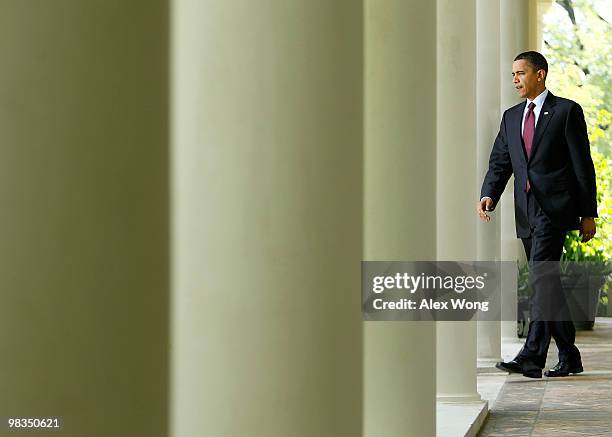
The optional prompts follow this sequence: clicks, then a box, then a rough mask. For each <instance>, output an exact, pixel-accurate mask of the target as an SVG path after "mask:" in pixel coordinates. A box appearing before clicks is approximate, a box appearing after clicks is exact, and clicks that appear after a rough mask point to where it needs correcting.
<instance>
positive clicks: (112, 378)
mask: <svg viewBox="0 0 612 437" xmlns="http://www.w3.org/2000/svg"><path fill="white" fill-rule="evenodd" d="M1 5H2V7H1V10H2V13H0V52H1V53H2V64H3V68H2V69H0V95H1V96H2V98H1V99H0V100H1V103H0V111H1V114H0V143H1V144H2V159H0V199H1V201H2V215H1V219H0V220H1V223H2V233H1V237H0V238H1V242H0V246H1V247H2V251H1V252H0V293H1V296H2V304H1V305H0V348H1V350H2V362H1V363H0V415H2V416H9V415H12V416H14V415H18V416H21V417H24V416H25V417H28V416H37V417H40V416H62V417H63V420H64V425H63V429H62V430H61V431H60V432H59V433H58V434H57V435H61V436H74V437H77V436H78V437H82V436H87V437H98V436H99V437H108V436H151V437H154V436H159V437H161V436H165V435H166V432H167V407H168V400H167V389H168V384H167V374H168V368H167V362H168V350H167V349H168V329H167V321H168V317H167V311H168V268H167V265H168V244H167V242H168V223H167V217H168V183H167V180H168V172H167V167H168V159H167V158H168V153H167V150H168V141H167V139H168V131H167V127H168V125H167V116H168V111H167V74H166V72H167V60H168V59H167V49H166V47H167V38H168V34H167V7H166V2H165V1H158V0H152V1H148V2H144V1H135V2H124V1H115V0H104V1H102V0H92V1H87V2H81V1H72V0H57V1H50V2H46V1H43V2H28V1H2V2H1ZM2 426H3V427H4V424H2ZM27 434H28V435H30V434H29V433H27Z"/></svg>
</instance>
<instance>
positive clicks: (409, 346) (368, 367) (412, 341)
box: [364, 0, 436, 437]
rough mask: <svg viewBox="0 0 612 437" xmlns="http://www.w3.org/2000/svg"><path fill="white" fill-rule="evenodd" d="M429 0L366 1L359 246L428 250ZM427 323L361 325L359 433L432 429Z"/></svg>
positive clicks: (397, 252)
mask: <svg viewBox="0 0 612 437" xmlns="http://www.w3.org/2000/svg"><path fill="white" fill-rule="evenodd" d="M435 11H436V9H435V2H423V1H417V0H391V1H381V0H366V2H365V12H366V16H365V24H366V35H365V42H366V43H365V44H366V46H365V53H366V60H365V65H366V68H365V71H366V76H365V90H366V91H365V102H366V107H365V117H366V119H365V251H364V259H366V260H371V261H393V260H396V261H401V260H404V261H417V260H434V259H435V254H436V232H435V217H436V202H435V195H436V191H435V187H436V161H435V158H436V155H435V138H436V129H435V126H436V112H435V110H436V109H435V108H436V82H435V71H436V45H435V41H436V13H435ZM435 341H436V338H435V325H434V322H399V321H398V322H366V323H365V362H364V365H365V387H364V389H365V392H364V408H365V411H364V414H365V418H364V435H365V436H366V437H407V436H419V437H420V436H434V435H435V434H436V430H435V391H436V389H435V382H436V381H435Z"/></svg>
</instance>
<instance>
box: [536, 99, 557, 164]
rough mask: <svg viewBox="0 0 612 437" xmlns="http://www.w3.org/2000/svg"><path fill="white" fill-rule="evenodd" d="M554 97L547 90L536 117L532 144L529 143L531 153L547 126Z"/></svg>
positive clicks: (552, 108)
mask: <svg viewBox="0 0 612 437" xmlns="http://www.w3.org/2000/svg"><path fill="white" fill-rule="evenodd" d="M555 100H556V97H555V96H554V95H553V93H551V92H550V91H548V95H547V96H546V100H544V104H543V105H542V109H541V110H540V116H539V117H538V124H537V125H536V129H535V135H534V137H533V144H532V145H531V155H532V156H533V154H534V153H535V150H536V147H537V146H538V143H539V142H540V140H541V139H542V136H543V135H544V132H546V128H547V127H548V122H549V121H550V119H551V118H552V116H553V114H554V113H555V110H554V107H555V104H556V102H555Z"/></svg>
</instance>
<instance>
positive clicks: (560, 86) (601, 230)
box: [544, 0, 612, 263]
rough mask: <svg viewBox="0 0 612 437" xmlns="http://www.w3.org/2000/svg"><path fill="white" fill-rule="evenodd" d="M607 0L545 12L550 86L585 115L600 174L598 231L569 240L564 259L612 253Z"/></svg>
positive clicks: (565, 3)
mask: <svg viewBox="0 0 612 437" xmlns="http://www.w3.org/2000/svg"><path fill="white" fill-rule="evenodd" d="M606 4H607V5H608V6H609V5H610V2H609V1H603V0H598V1H597V0H561V1H559V0H557V2H556V3H554V4H553V6H552V7H551V9H550V11H549V12H548V13H547V14H546V16H545V17H544V24H545V26H544V27H545V28H544V42H545V49H544V56H546V58H547V59H548V61H549V72H548V78H547V81H546V83H547V87H548V88H549V89H551V90H552V91H553V93H555V94H558V95H560V96H562V97H566V98H569V99H572V100H574V101H576V102H578V103H579V104H580V105H581V106H582V108H583V110H584V114H585V119H586V124H587V129H588V134H589V140H590V142H591V155H592V157H593V163H594V165H595V172H596V174H597V204H598V215H599V218H598V219H597V220H596V223H597V234H596V236H595V238H593V239H592V240H591V241H589V242H588V243H582V242H581V241H580V240H581V238H580V236H579V235H578V232H575V231H573V232H571V233H570V234H569V235H568V237H567V238H566V241H565V247H564V251H563V259H564V260H566V261H594V262H601V263H604V262H606V261H609V260H610V258H612V196H611V195H612V182H611V181H612V133H611V129H610V123H611V121H612V111H611V108H610V102H611V101H612V100H611V99H612V78H611V76H610V74H609V65H610V61H611V60H612V32H610V30H611V25H610V23H609V22H608V21H607V20H606V19H605V18H604V17H603V15H602V14H603V13H604V12H607V9H606Z"/></svg>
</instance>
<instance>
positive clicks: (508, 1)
mask: <svg viewBox="0 0 612 437" xmlns="http://www.w3.org/2000/svg"><path fill="white" fill-rule="evenodd" d="M528 4H529V0H501V3H500V35H501V36H500V50H499V53H500V78H501V79H500V80H501V81H500V86H501V111H502V113H503V112H504V111H505V110H506V109H508V108H510V107H511V106H514V105H515V104H517V103H518V102H519V101H520V98H519V97H518V95H517V94H516V90H515V89H514V87H513V85H512V61H513V60H514V58H515V56H516V55H518V54H519V53H521V52H524V51H526V50H527V47H528V44H529V8H528ZM513 184H514V178H511V179H510V181H508V185H506V190H505V191H504V194H503V195H502V198H501V201H500V202H501V205H500V208H501V211H500V212H501V259H502V261H516V260H518V259H519V257H520V256H522V255H524V254H523V248H522V244H521V242H520V240H518V239H517V237H516V228H515V223H514V200H513V198H514V185H513ZM504 282H506V281H504ZM510 282H512V281H510ZM502 296H504V303H505V304H509V305H512V306H514V307H516V285H512V286H511V287H510V288H509V289H507V290H506V289H504V290H502ZM502 337H503V338H504V340H506V341H517V336H516V322H513V321H505V322H502Z"/></svg>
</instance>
